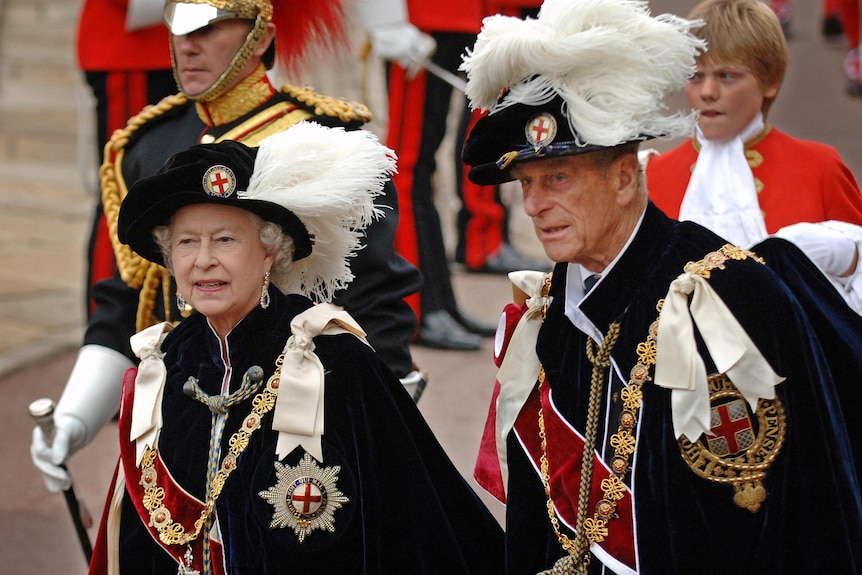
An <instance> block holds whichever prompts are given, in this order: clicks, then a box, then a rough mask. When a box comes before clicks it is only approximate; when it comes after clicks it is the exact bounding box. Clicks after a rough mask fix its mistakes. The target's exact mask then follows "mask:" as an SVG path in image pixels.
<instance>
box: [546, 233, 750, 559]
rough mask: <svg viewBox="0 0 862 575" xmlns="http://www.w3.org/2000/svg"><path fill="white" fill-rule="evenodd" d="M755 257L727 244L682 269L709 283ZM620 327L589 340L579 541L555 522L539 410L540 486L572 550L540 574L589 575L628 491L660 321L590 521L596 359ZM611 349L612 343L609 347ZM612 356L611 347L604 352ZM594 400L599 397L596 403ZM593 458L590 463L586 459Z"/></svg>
mask: <svg viewBox="0 0 862 575" xmlns="http://www.w3.org/2000/svg"><path fill="white" fill-rule="evenodd" d="M748 258H751V259H753V260H755V261H756V262H758V263H760V264H763V263H764V261H763V259H762V258H760V257H758V256H757V255H756V254H755V253H753V252H751V251H748V250H744V249H741V248H739V247H737V246H734V245H732V244H725V245H723V246H722V247H721V248H719V249H718V250H716V251H714V252H710V253H708V254H706V256H704V257H703V259H701V260H699V261H696V262H695V261H691V262H688V263H687V264H686V265H685V267H684V271H685V272H686V273H693V274H697V275H700V276H702V277H704V278H706V279H709V278H710V276H711V274H712V271H713V270H715V269H719V270H723V269H725V263H726V262H727V261H728V260H745V259H748ZM550 280H551V278H550V276H548V277H547V278H546V279H545V286H544V288H543V292H542V295H545V296H547V295H548V293H549V292H550ZM663 304H664V299H660V300H659V301H658V303H657V304H656V311H658V312H661V308H662V305H663ZM546 313H547V307H545V308H544V309H543V310H542V318H543V319H544V317H545V314H546ZM618 330H619V324H618V323H616V322H615V323H614V324H612V325H611V327H610V329H609V330H608V334H607V335H606V336H605V343H603V344H602V348H601V349H599V353H598V354H596V353H595V350H594V349H593V346H594V345H595V344H594V342H593V341H592V339H589V338H588V339H587V356H588V357H589V358H590V361H591V362H592V363H593V376H592V380H591V382H590V404H589V408H588V414H587V425H588V429H587V438H586V441H585V443H587V442H589V441H590V437H591V436H592V444H590V445H585V446H584V459H583V462H582V468H581V483H580V489H579V493H578V517H577V520H576V531H577V533H576V536H575V541H572V540H571V539H570V538H569V537H568V536H567V535H566V534H565V533H562V532H561V531H560V522H559V520H558V519H557V516H556V512H555V511H554V502H553V500H552V498H551V490H550V484H549V477H550V475H549V472H548V457H547V439H546V436H545V417H544V413H543V410H542V408H541V406H540V407H539V437H540V439H541V443H542V456H541V461H540V464H541V465H540V467H541V474H542V485H543V486H544V488H545V495H546V496H547V499H548V504H547V505H548V516H549V518H550V520H551V525H552V526H553V528H554V532H555V533H556V535H557V539H558V540H559V541H560V544H561V545H562V546H563V548H564V549H565V550H566V551H568V553H569V555H567V556H565V557H563V558H561V559H559V560H558V561H557V562H556V564H555V565H554V567H553V568H552V569H550V570H547V571H544V572H542V574H540V575H543V574H555V575H556V574H560V575H563V574H585V573H587V570H588V568H589V564H590V553H589V548H590V545H592V543H601V542H602V541H604V540H605V538H607V535H608V520H609V519H610V518H611V517H612V516H613V514H614V512H615V510H616V504H617V502H618V501H620V500H621V499H622V498H623V497H624V496H625V493H626V487H625V484H624V483H623V477H625V474H626V472H627V471H628V469H629V458H630V457H631V455H632V454H633V453H634V452H635V445H636V438H635V435H634V428H635V425H636V424H637V416H638V411H639V410H640V407H641V403H642V401H643V391H642V387H643V384H644V383H645V382H647V381H649V380H650V379H652V378H651V377H650V375H649V370H650V368H651V367H653V366H655V361H656V342H657V340H658V319H656V320H655V321H654V322H653V323H652V324H650V327H649V333H648V334H647V338H646V340H645V341H643V342H641V343H639V344H638V345H637V348H636V351H637V354H638V363H637V364H635V366H634V367H633V368H632V369H631V372H630V373H629V382H628V385H627V386H626V387H625V388H623V390H622V391H621V393H620V397H621V399H622V401H623V407H624V409H623V411H622V413H621V414H620V425H619V428H618V429H617V432H616V433H614V434H613V435H612V436H611V439H610V443H611V446H612V447H613V448H614V457H613V459H612V460H611V471H612V475H611V476H610V477H608V478H607V479H605V480H603V481H602V485H601V487H602V492H603V495H604V496H603V498H602V499H601V500H599V501H598V502H597V503H596V507H595V513H594V514H593V516H592V517H590V518H588V517H587V513H588V509H587V507H588V506H589V491H590V485H591V482H592V465H593V457H592V452H593V449H594V447H595V445H594V444H595V435H596V432H597V427H598V418H597V417H596V418H594V419H590V414H591V413H592V410H593V403H594V401H596V402H597V401H598V398H600V395H601V388H602V386H603V378H602V377H601V374H599V376H598V377H597V371H600V366H599V364H598V363H597V362H596V361H594V359H596V358H597V357H598V358H600V357H602V355H603V353H602V352H603V351H604V350H605V347H606V345H607V344H608V341H609V340H610V339H611V338H613V342H614V343H615V342H616V337H617V334H616V333H614V332H618ZM610 346H611V347H612V346H613V343H611V344H610ZM606 353H607V355H608V357H609V356H610V349H607V350H606ZM544 383H545V370H544V368H543V369H542V371H541V372H540V374H539V381H538V386H539V393H540V394H541V390H542V386H543V385H544ZM594 397H595V398H596V399H594ZM588 460H589V461H588Z"/></svg>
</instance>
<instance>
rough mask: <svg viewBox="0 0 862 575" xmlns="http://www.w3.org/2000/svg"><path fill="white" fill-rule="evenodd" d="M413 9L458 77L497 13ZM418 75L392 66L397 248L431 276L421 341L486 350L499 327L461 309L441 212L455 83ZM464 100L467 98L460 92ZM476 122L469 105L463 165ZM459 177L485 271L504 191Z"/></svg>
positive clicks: (422, 301)
mask: <svg viewBox="0 0 862 575" xmlns="http://www.w3.org/2000/svg"><path fill="white" fill-rule="evenodd" d="M407 10H408V17H409V20H410V22H411V23H412V24H413V25H415V26H416V27H417V28H419V29H420V30H421V31H423V32H425V33H427V34H429V35H430V36H431V37H432V38H434V40H435V41H436V43H437V49H436V51H435V52H434V54H433V56H432V58H431V62H432V63H433V64H436V65H437V66H439V67H440V68H442V69H444V70H446V71H448V72H450V73H453V74H454V73H456V72H457V69H458V66H459V65H460V64H461V55H462V54H463V53H464V52H465V50H466V48H467V47H468V46H470V45H472V43H473V42H474V41H475V38H476V34H478V32H479V29H480V27H481V21H482V18H483V17H484V16H485V15H486V14H488V13H490V9H489V8H488V7H487V6H485V5H484V4H483V3H482V2H480V1H477V0H470V1H467V2H463V1H462V2H457V1H455V0H445V1H443V2H435V3H433V4H432V3H429V2H422V1H421V0H408V2H407ZM411 72H413V70H407V69H405V68H404V67H402V66H400V65H398V64H394V63H390V66H389V70H388V82H389V131H388V136H387V145H388V146H389V147H390V148H392V149H394V150H395V151H396V153H397V154H398V174H396V175H395V177H394V178H393V179H394V181H395V186H396V188H397V189H398V197H399V204H400V206H401V222H400V225H399V228H398V235H397V237H396V248H397V249H398V251H399V252H400V253H401V255H403V256H404V257H405V258H406V259H408V260H409V261H411V262H412V263H414V264H415V265H417V266H418V267H419V269H420V270H421V271H422V274H423V276H424V278H425V284H424V287H423V288H422V291H421V292H420V294H418V295H417V296H413V298H411V300H410V304H411V306H412V307H413V309H414V311H415V312H416V315H417V316H418V317H419V326H420V327H419V332H418V336H417V337H418V341H419V342H420V343H423V344H425V345H428V346H431V347H439V348H444V349H458V350H472V349H478V348H479V346H480V344H481V336H490V335H493V333H494V331H495V328H494V326H491V325H482V324H481V323H479V322H477V321H476V320H474V319H472V318H470V317H469V316H467V315H466V314H465V313H464V312H463V311H462V310H461V309H459V307H458V304H457V301H456V298H455V294H454V291H453V289H452V282H451V278H450V272H449V261H448V258H447V255H446V246H445V241H444V238H443V231H442V227H441V223H440V215H439V214H438V212H437V209H436V207H435V205H434V185H433V178H434V174H435V172H436V167H437V166H436V161H435V155H436V153H437V150H438V148H439V147H440V144H441V143H442V141H443V139H444V137H445V135H446V127H447V119H448V116H449V111H450V104H451V98H452V90H453V87H452V85H451V84H450V83H448V82H446V81H444V80H443V79H441V78H439V77H438V76H436V75H433V74H430V73H428V72H426V71H424V70H422V71H419V73H417V74H415V75H413V74H411ZM459 97H462V98H463V97H464V96H463V94H461V93H460V92H459ZM465 101H466V100H465ZM469 121H470V112H469V110H468V109H467V107H466V106H465V107H464V117H462V119H461V121H460V122H459V133H458V136H457V137H456V146H455V148H456V149H455V153H456V156H457V158H456V160H457V161H456V163H455V165H456V166H460V165H461V161H460V149H461V142H463V138H464V134H465V133H466V129H467V127H468V126H469ZM455 180H456V181H455V182H453V184H454V185H455V187H456V190H457V193H458V194H459V197H461V199H462V202H463V204H464V210H462V213H461V215H460V216H459V221H460V223H461V224H462V226H463V229H465V230H469V231H468V233H467V235H465V238H466V241H467V242H472V241H477V242H478V243H477V245H478V246H479V247H478V248H477V249H476V250H475V251H470V249H471V248H465V247H463V245H464V244H462V249H461V251H463V252H464V253H465V254H467V253H470V254H472V255H471V259H470V260H465V263H467V264H468V268H473V269H475V270H476V271H484V270H485V268H486V265H485V260H486V259H487V258H488V257H489V256H493V255H495V254H497V253H499V251H500V248H501V247H502V246H503V245H504V244H503V242H504V238H505V235H504V231H503V227H504V226H505V222H506V219H505V210H504V208H503V206H502V205H501V204H500V203H499V198H498V193H497V190H496V188H494V187H488V186H485V187H482V186H476V185H475V184H469V183H468V182H466V181H465V180H466V179H465V178H463V176H462V175H461V174H457V175H456V179H455ZM462 184H463V187H462ZM473 218H475V220H473ZM509 254H513V255H510V256H509V259H510V263H512V262H514V265H513V267H512V268H511V269H514V268H515V267H520V266H521V265H524V266H525V267H530V265H531V263H532V262H530V261H529V260H527V259H526V258H523V257H521V260H520V261H514V259H515V258H514V256H517V255H519V254H517V252H514V253H513V252H511V251H510V252H509ZM470 263H472V264H473V265H470ZM487 271H503V270H502V269H499V270H487ZM505 271H511V270H510V269H506V270H505Z"/></svg>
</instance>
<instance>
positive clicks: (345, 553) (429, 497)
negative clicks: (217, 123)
mask: <svg viewBox="0 0 862 575" xmlns="http://www.w3.org/2000/svg"><path fill="white" fill-rule="evenodd" d="M270 294H271V297H272V303H271V305H270V306H269V308H268V309H266V310H263V309H261V308H256V309H254V310H253V311H252V312H251V313H250V314H249V315H248V316H247V317H246V318H245V319H243V320H242V322H240V324H239V325H237V326H236V327H235V328H234V329H233V330H232V332H231V333H230V334H229V336H228V338H227V340H228V347H229V354H230V362H231V365H232V375H231V384H230V389H231V391H234V390H236V389H237V388H238V387H239V385H240V382H241V378H242V375H243V373H245V371H246V370H247V369H248V368H249V367H250V366H252V365H258V366H260V367H262V368H263V371H264V374H265V375H264V379H267V378H269V376H270V375H272V373H273V371H274V368H275V361H276V358H277V357H278V356H279V354H280V353H281V351H282V349H283V347H284V344H285V342H286V341H287V339H288V337H289V336H290V327H289V326H290V321H291V319H292V318H293V317H294V316H295V315H296V314H297V313H299V312H301V311H303V310H305V309H307V308H308V307H309V306H310V305H311V303H310V301H309V300H307V299H306V298H304V297H301V296H284V295H282V294H280V293H279V292H278V291H277V290H275V288H270ZM314 342H315V345H316V349H315V352H316V353H317V355H318V356H319V358H320V360H321V362H322V364H323V366H324V369H325V373H326V380H325V400H324V402H325V403H324V413H325V430H324V435H323V439H322V448H323V457H324V461H323V463H322V464H321V465H320V467H321V468H322V467H333V466H335V465H338V466H340V467H341V470H340V472H339V473H338V479H337V488H338V489H339V490H340V491H341V492H342V493H343V494H344V495H345V496H346V497H347V498H348V499H349V502H348V503H345V504H344V505H343V506H342V507H341V508H340V509H337V510H336V511H335V512H334V525H335V532H334V533H330V532H328V531H326V530H321V529H317V530H313V531H311V532H310V534H308V536H307V537H306V539H305V541H304V542H302V543H300V542H299V541H298V538H297V537H296V535H295V534H294V532H293V530H292V529H291V528H289V527H288V528H278V527H277V528H270V522H271V521H272V519H273V506H272V505H271V504H270V503H269V502H267V501H266V500H264V499H263V498H262V497H261V496H260V495H259V492H261V491H265V490H266V489H267V488H268V487H271V486H274V485H275V484H276V471H275V468H274V462H275V461H276V456H275V444H276V439H277V434H276V432H274V431H272V412H269V413H268V414H267V415H266V416H265V417H264V419H263V427H262V429H259V430H257V431H256V432H255V433H254V434H253V435H252V436H251V441H250V444H249V446H248V448H247V449H246V450H245V451H244V452H243V453H242V455H241V457H240V459H239V463H238V466H237V468H236V470H235V471H234V472H233V473H232V474H231V475H230V476H229V477H228V479H227V481H226V484H225V488H224V491H223V492H222V494H221V496H220V497H219V498H218V500H217V503H216V508H217V514H218V520H219V523H220V527H221V532H222V536H223V540H224V547H225V556H226V563H227V565H228V570H227V572H228V573H231V574H249V575H252V574H254V575H265V574H277V573H285V574H286V573H321V574H324V573H326V574H328V573H333V574H334V573H339V574H340V573H362V574H393V573H427V574H435V575H436V574H441V573H447V574H450V573H453V574H454V573H483V574H484V573H487V574H496V573H501V572H502V569H503V567H502V561H503V535H502V530H501V528H500V526H499V524H498V523H497V521H496V520H495V519H494V518H493V516H492V515H491V514H490V512H489V511H488V510H487V508H486V507H485V506H484V504H483V503H482V502H481V501H480V500H479V499H478V497H477V496H476V494H475V492H474V491H473V490H472V489H471V488H470V486H469V485H468V484H467V483H466V481H465V480H464V479H463V477H462V476H461V474H460V473H459V472H458V471H457V469H456V468H455V467H454V466H453V464H452V463H451V462H450V460H449V459H448V457H447V455H446V454H445V452H444V451H443V449H442V448H441V446H440V445H439V443H438V442H437V440H436V439H435V437H434V435H433V433H432V432H431V430H430V428H429V427H428V426H427V424H426V422H425V420H424V419H423V417H422V415H421V414H420V412H419V411H418V409H417V408H416V406H415V404H414V403H413V401H412V399H411V398H410V397H409V396H408V394H407V393H406V392H405V390H404V389H403V387H402V386H401V384H400V382H399V380H398V378H397V377H396V376H395V375H394V373H393V372H392V371H391V370H390V369H389V368H388V367H387V366H386V365H385V364H384V363H383V362H382V360H381V359H380V358H379V357H378V356H377V355H376V354H375V353H374V352H373V351H372V349H371V348H370V347H368V346H367V345H365V344H363V343H362V342H361V341H359V340H358V339H357V338H356V337H355V336H353V335H348V334H341V335H331V336H319V337H317V338H315V340H314ZM162 349H163V351H164V352H165V358H164V359H165V365H166V366H167V368H168V373H167V383H166V387H165V393H164V399H163V402H162V413H163V418H164V427H163V428H162V431H161V436H160V441H159V452H160V455H161V457H162V459H163V460H164V461H165V463H166V466H167V468H168V469H169V471H170V473H171V474H172V476H173V477H174V479H175V480H176V482H177V483H178V484H179V485H181V486H182V487H183V488H184V489H185V490H187V491H188V492H189V493H191V494H192V495H194V496H195V497H197V498H199V499H201V500H202V499H203V498H204V489H205V478H206V469H207V453H208V443H209V440H210V426H211V416H210V411H209V409H208V408H207V407H206V406H205V405H203V404H202V403H199V402H198V401H196V400H194V399H193V398H191V397H188V396H187V395H185V394H184V393H183V391H182V387H183V384H184V383H185V382H186V380H187V379H188V378H189V376H194V377H196V378H198V379H199V380H200V383H199V385H200V386H201V388H202V389H203V391H205V392H206V393H208V394H217V393H219V388H220V386H221V381H222V377H223V373H224V364H223V361H222V359H221V350H220V346H219V341H218V339H217V338H216V336H215V335H214V333H213V332H212V330H211V329H210V327H209V325H208V323H207V321H206V319H205V318H204V317H203V316H202V315H200V314H194V315H193V316H191V317H190V318H188V319H186V320H184V321H183V322H181V323H180V325H179V326H178V327H176V328H175V329H174V330H173V331H172V332H171V333H170V334H169V335H168V337H167V338H166V340H165V342H164V345H163V346H162ZM250 410H251V402H250V401H246V402H244V403H241V404H239V405H237V406H235V407H233V408H231V409H230V413H229V417H228V419H227V423H226V427H225V429H224V433H223V435H222V438H223V439H222V453H223V454H224V453H225V452H226V450H227V441H228V438H229V437H230V436H231V435H232V434H233V433H234V432H235V431H236V430H237V428H238V426H239V425H240V424H241V423H242V421H243V419H244V417H245V416H246V415H247V414H248V413H249V412H250ZM129 412H130V407H128V406H124V407H123V410H122V413H123V414H124V415H122V416H121V426H122V422H123V421H124V418H125V414H127V413H129ZM127 439H128V437H127V436H126V438H123V437H121V441H124V440H126V441H127ZM303 454H304V450H303V449H302V448H301V447H298V448H297V449H295V450H294V451H293V452H292V453H291V454H290V455H289V456H288V457H286V458H285V459H284V460H282V461H281V463H282V464H285V465H291V466H293V465H296V464H297V463H298V462H299V461H300V460H301V459H302V456H303ZM196 517H197V516H195V517H193V518H191V519H189V518H185V519H184V520H183V523H184V524H187V525H190V524H191V523H192V522H193V521H194V519H196ZM148 521H149V516H148V515H146V514H145V517H144V518H142V517H140V516H139V515H138V513H137V512H136V510H135V508H134V506H133V505H132V501H131V500H130V496H129V493H128V491H127V492H126V494H125V496H124V502H123V510H122V523H121V531H120V546H121V573H123V575H128V574H136V575H138V574H140V575H143V574H146V575H155V574H163V573H164V574H167V573H176V571H177V563H176V561H174V560H173V559H172V558H171V557H170V556H168V554H167V553H166V552H165V551H164V550H163V549H162V548H161V547H160V546H159V545H158V544H157V543H156V542H155V541H154V539H153V538H152V537H151V535H150V533H149V532H148V530H147V528H146V527H145V522H148ZM97 554H98V553H97Z"/></svg>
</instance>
